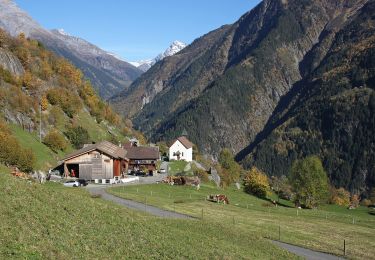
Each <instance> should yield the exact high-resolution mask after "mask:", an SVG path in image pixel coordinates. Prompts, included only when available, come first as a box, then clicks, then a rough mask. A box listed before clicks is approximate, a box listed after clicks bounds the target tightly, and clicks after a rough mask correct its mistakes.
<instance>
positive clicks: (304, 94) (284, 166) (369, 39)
mask: <svg viewBox="0 0 375 260" xmlns="http://www.w3.org/2000/svg"><path fill="white" fill-rule="evenodd" d="M374 28H375V1H369V3H368V4H366V5H365V6H364V7H363V8H362V9H361V10H360V11H359V12H358V13H356V14H355V15H353V17H351V18H350V20H348V21H347V22H346V23H344V24H343V28H342V29H341V30H339V32H338V33H337V34H336V35H335V36H334V37H331V39H332V42H331V43H330V44H329V48H328V51H327V54H326V55H325V57H324V59H323V60H322V61H321V62H320V64H319V66H318V67H317V68H316V69H315V70H312V73H311V74H309V76H308V77H307V78H306V79H304V80H302V81H300V82H298V83H296V84H295V85H294V86H293V88H292V91H291V92H289V94H288V95H286V96H285V97H283V98H282V99H281V101H280V102H279V105H278V107H277V108H276V110H275V112H274V115H273V116H272V117H271V119H270V120H269V122H268V124H267V126H266V127H265V129H264V130H263V131H262V132H261V133H260V134H259V135H258V140H256V142H254V143H252V144H251V145H250V146H249V147H248V148H247V149H245V150H244V151H243V152H242V153H240V154H239V155H238V159H242V158H243V156H244V155H246V154H248V153H249V152H250V154H249V155H248V156H247V157H246V158H245V159H244V161H243V163H244V164H245V165H246V166H250V165H253V164H255V165H256V166H257V167H259V168H261V169H262V170H264V171H265V172H267V173H268V174H269V175H277V176H281V175H288V172H289V168H290V165H291V163H292V162H293V161H294V160H295V159H299V158H303V157H305V156H308V155H311V154H316V155H319V156H320V157H321V158H323V160H324V167H325V169H326V170H327V171H328V173H329V177H330V179H331V182H332V184H334V185H335V186H336V187H344V188H346V189H348V190H350V191H351V192H353V193H363V192H368V193H369V192H370V190H371V188H372V187H374V186H375V135H374V133H375V29H374ZM330 30H332V27H327V28H326V30H325V31H324V32H323V34H326V35H329V34H331V31H330ZM322 48H323V47H322V46H321V45H316V46H315V48H314V49H313V50H312V53H311V55H310V56H311V57H313V56H314V55H315V54H316V53H317V52H320V50H321V49H322ZM311 62H313V60H311Z"/></svg>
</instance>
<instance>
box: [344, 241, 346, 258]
mask: <svg viewBox="0 0 375 260" xmlns="http://www.w3.org/2000/svg"><path fill="white" fill-rule="evenodd" d="M344 256H346V241H345V239H344Z"/></svg>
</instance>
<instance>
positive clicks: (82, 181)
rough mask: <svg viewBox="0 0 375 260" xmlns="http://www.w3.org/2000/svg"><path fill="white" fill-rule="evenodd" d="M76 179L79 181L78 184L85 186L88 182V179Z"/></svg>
mask: <svg viewBox="0 0 375 260" xmlns="http://www.w3.org/2000/svg"><path fill="white" fill-rule="evenodd" d="M77 181H78V182H79V184H80V186H87V185H88V184H89V183H88V181H86V180H84V179H78V180H77Z"/></svg>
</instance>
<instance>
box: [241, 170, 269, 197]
mask: <svg viewBox="0 0 375 260" xmlns="http://www.w3.org/2000/svg"><path fill="white" fill-rule="evenodd" d="M244 185H245V192H247V193H250V194H253V195H255V196H257V197H260V198H266V197H267V195H268V193H269V191H270V185H269V182H268V178H267V176H266V175H265V174H264V173H262V172H261V171H260V170H259V169H257V168H256V167H252V168H251V169H250V171H249V172H248V173H247V174H246V176H245V178H244Z"/></svg>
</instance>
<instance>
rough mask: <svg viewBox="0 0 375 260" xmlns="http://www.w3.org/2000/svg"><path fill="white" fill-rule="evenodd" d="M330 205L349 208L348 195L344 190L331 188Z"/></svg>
mask: <svg viewBox="0 0 375 260" xmlns="http://www.w3.org/2000/svg"><path fill="white" fill-rule="evenodd" d="M330 203H331V204H335V205H339V206H349V204H350V193H349V191H347V190H345V189H344V188H339V189H335V188H334V187H332V188H331V198H330Z"/></svg>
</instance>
